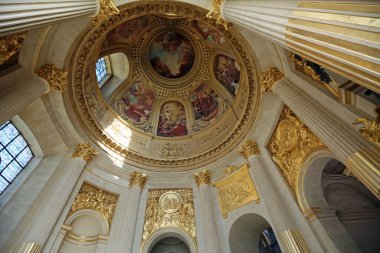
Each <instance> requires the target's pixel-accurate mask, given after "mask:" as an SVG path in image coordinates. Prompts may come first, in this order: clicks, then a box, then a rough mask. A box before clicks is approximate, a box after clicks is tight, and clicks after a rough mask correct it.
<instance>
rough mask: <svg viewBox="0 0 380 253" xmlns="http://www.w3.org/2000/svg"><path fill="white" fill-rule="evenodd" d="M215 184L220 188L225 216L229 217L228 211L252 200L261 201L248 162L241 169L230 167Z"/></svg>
mask: <svg viewBox="0 0 380 253" xmlns="http://www.w3.org/2000/svg"><path fill="white" fill-rule="evenodd" d="M214 186H215V187H216V188H217V189H218V198H219V205H220V209H221V210H222V214H223V217H224V218H227V214H228V212H231V211H232V210H235V209H238V208H239V207H242V206H244V205H246V204H248V203H250V202H252V201H255V202H256V203H259V202H260V198H259V196H258V194H257V191H256V188H255V185H254V184H253V181H252V178H251V175H250V174H249V168H248V165H247V164H245V165H243V166H242V167H241V168H239V169H237V168H235V167H228V168H227V169H226V170H225V173H224V176H223V177H222V178H221V179H219V180H218V181H217V182H215V183H214Z"/></svg>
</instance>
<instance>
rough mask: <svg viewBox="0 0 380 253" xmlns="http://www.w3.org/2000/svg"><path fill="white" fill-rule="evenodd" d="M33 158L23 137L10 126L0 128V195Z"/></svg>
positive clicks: (6, 123) (7, 124)
mask: <svg viewBox="0 0 380 253" xmlns="http://www.w3.org/2000/svg"><path fill="white" fill-rule="evenodd" d="M32 158H33V153H32V151H31V149H30V147H29V145H28V143H27V142H26V141H25V139H24V137H23V136H22V135H21V133H20V132H19V131H18V130H17V128H16V127H15V126H14V125H13V124H12V122H10V121H8V122H5V123H4V124H2V125H1V126H0V194H2V193H3V192H4V190H5V189H6V188H7V187H8V186H9V185H10V184H11V183H12V182H13V180H14V179H15V178H16V177H17V175H18V174H19V173H20V172H21V170H23V169H24V168H25V167H26V165H27V164H28V163H29V161H30V160H31V159H32Z"/></svg>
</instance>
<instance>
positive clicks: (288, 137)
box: [268, 106, 326, 193]
mask: <svg viewBox="0 0 380 253" xmlns="http://www.w3.org/2000/svg"><path fill="white" fill-rule="evenodd" d="M322 148H326V147H325V145H324V144H323V143H322V142H321V140H320V139H319V138H318V137H317V136H316V135H315V134H314V133H313V132H312V131H311V130H310V129H309V128H308V127H307V126H306V125H305V124H304V123H303V122H302V121H301V120H300V119H299V118H298V117H297V116H296V115H295V114H294V113H293V112H292V111H291V110H290V109H289V108H288V107H286V106H285V107H284V109H283V111H282V113H281V116H280V119H279V121H278V123H277V126H276V129H275V131H274V132H273V134H272V137H271V139H270V141H269V143H268V149H269V151H270V153H271V155H272V159H273V160H274V161H275V162H276V164H277V165H278V167H279V168H280V170H281V172H282V174H283V175H284V177H285V178H286V181H287V182H288V184H289V186H290V187H291V188H292V189H293V190H294V192H295V193H297V190H296V189H297V182H298V175H299V172H300V169H301V166H302V163H303V162H304V160H305V158H306V157H307V156H308V155H309V154H310V153H312V152H314V151H316V150H319V149H322Z"/></svg>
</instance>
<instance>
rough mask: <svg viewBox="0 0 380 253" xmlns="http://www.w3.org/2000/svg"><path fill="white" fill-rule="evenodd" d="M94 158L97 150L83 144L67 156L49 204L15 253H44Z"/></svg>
mask: <svg viewBox="0 0 380 253" xmlns="http://www.w3.org/2000/svg"><path fill="white" fill-rule="evenodd" d="M94 157H95V150H94V148H92V147H91V146H90V145H89V144H79V145H78V146H77V148H76V150H75V151H74V153H73V154H72V155H71V156H70V155H67V156H66V157H65V158H64V159H63V160H62V162H61V163H60V165H59V166H58V168H57V170H58V171H61V173H60V175H59V178H58V179H57V180H56V181H55V182H54V186H53V188H52V189H51V191H50V192H49V193H48V196H47V197H46V201H45V202H44V204H45V205H44V206H41V207H40V208H39V209H38V211H37V216H36V217H35V218H34V219H33V221H32V223H31V224H30V226H28V228H26V229H25V233H24V234H23V235H22V236H21V237H20V241H19V242H18V243H17V245H16V246H15V248H14V249H13V251H12V252H13V253H39V252H41V251H42V248H43V247H44V244H45V243H46V241H47V239H48V237H49V235H50V233H51V231H52V230H53V228H54V226H55V223H56V222H57V220H58V218H59V216H60V215H61V212H62V210H63V208H64V207H65V204H66V202H67V200H68V199H69V197H70V195H71V193H72V191H73V189H74V187H75V185H76V183H77V180H78V179H79V176H80V175H81V173H82V171H83V168H84V167H85V165H86V162H89V161H91V160H92V159H93V158H94ZM82 158H83V159H82Z"/></svg>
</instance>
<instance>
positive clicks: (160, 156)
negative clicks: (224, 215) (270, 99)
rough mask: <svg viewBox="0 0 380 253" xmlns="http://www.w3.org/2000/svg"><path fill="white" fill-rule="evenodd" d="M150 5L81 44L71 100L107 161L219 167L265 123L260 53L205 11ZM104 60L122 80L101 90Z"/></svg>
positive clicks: (126, 13)
mask: <svg viewBox="0 0 380 253" xmlns="http://www.w3.org/2000/svg"><path fill="white" fill-rule="evenodd" d="M131 5H132V6H131ZM141 6H145V5H144V3H134V4H127V5H124V7H125V8H121V9H120V14H118V15H116V16H115V17H114V18H112V19H111V20H108V21H107V22H105V23H103V24H101V25H99V26H97V27H96V28H93V29H91V30H90V29H89V30H88V31H87V32H86V33H85V34H84V35H83V37H82V39H81V40H80V42H79V43H78V46H77V47H76V52H75V53H74V54H73V57H72V59H71V62H72V64H71V72H70V73H71V83H70V91H71V93H70V94H71V96H67V97H66V98H67V102H68V104H69V105H71V107H72V109H73V111H74V112H75V114H73V115H72V116H73V117H75V119H74V120H73V121H74V122H77V123H78V124H77V126H78V128H80V129H82V130H83V133H84V134H86V135H87V137H88V138H89V139H90V140H91V141H92V142H93V143H94V144H95V145H97V146H98V147H100V149H101V150H102V151H103V152H104V153H107V154H108V155H111V156H112V157H114V158H116V159H120V160H123V161H126V162H127V163H128V162H129V163H137V164H139V165H140V166H144V168H146V169H154V170H159V171H162V170H168V169H170V167H176V169H177V170H187V169H189V168H190V167H192V168H194V165H201V164H202V163H204V162H205V161H207V162H208V163H209V162H210V161H213V160H214V161H215V160H216V159H218V157H221V156H223V154H224V153H225V152H228V151H229V150H231V149H233V148H234V147H235V146H236V145H237V144H238V142H239V139H240V140H241V139H242V138H244V135H245V134H246V131H247V130H245V126H246V125H247V123H248V122H249V125H250V126H252V123H253V120H254V118H255V112H256V111H257V107H258V104H259V92H256V90H257V85H255V78H256V69H255V63H254V60H253V55H252V53H250V50H249V48H250V46H249V45H247V43H246V42H245V40H244V38H243V37H242V36H241V35H240V34H239V32H238V31H236V30H235V29H233V28H232V29H229V30H226V29H225V28H224V27H223V26H221V25H217V24H215V22H214V21H211V20H209V19H206V18H205V16H206V11H205V10H204V9H201V8H199V7H195V6H192V5H189V4H185V5H184V4H183V3H182V4H181V5H179V4H176V3H174V2H173V3H170V4H169V3H168V9H157V10H156V9H155V10H154V11H152V10H150V9H149V8H140V7H141ZM183 6H189V7H190V6H191V9H188V11H184V10H183ZM179 7H181V8H179ZM126 10H128V11H126ZM104 58H105V59H106V60H105V61H106V63H107V64H108V65H109V66H110V68H111V69H112V70H111V71H109V70H108V71H109V72H112V73H109V74H110V75H111V77H110V78H109V79H108V80H107V81H106V82H104V81H103V82H100V83H99V80H97V76H96V71H95V63H96V62H97V61H98V59H104Z"/></svg>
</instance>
